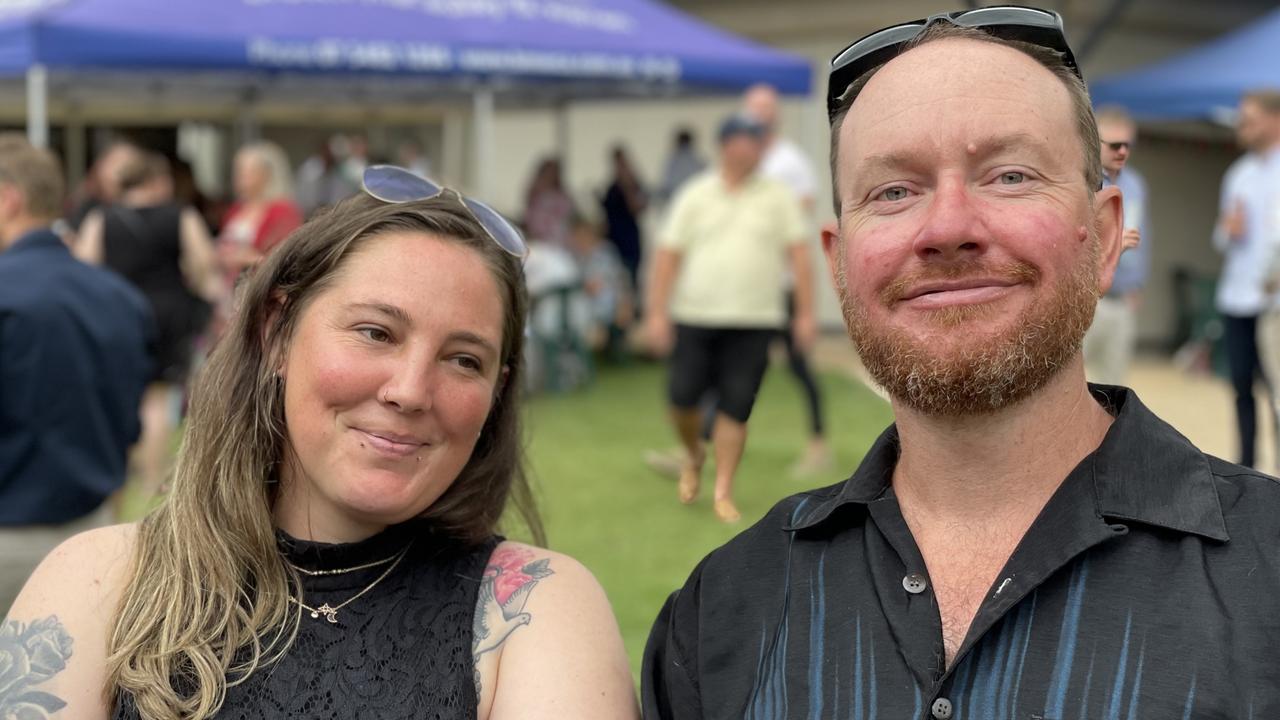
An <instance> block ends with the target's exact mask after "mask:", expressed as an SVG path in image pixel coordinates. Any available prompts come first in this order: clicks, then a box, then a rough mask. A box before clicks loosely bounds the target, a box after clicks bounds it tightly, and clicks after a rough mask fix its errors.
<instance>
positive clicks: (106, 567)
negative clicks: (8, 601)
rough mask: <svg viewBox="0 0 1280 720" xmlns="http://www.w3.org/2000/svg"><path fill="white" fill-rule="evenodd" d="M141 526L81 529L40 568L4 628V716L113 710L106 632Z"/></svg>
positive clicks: (0, 642)
mask: <svg viewBox="0 0 1280 720" xmlns="http://www.w3.org/2000/svg"><path fill="white" fill-rule="evenodd" d="M134 532H135V530H134V526H132V525H117V526H114V527H108V528H101V529H98V530H90V531H89V532H85V533H81V534H79V535H77V536H75V537H73V538H71V539H70V540H67V541H66V542H64V543H63V544H62V545H59V546H58V547H57V548H56V549H55V550H54V551H53V552H52V553H50V554H49V556H48V557H46V558H45V559H44V562H42V563H40V566H39V567H38V568H36V571H35V572H34V573H33V574H32V575H31V578H30V579H29V580H28V581H27V584H26V586H24V587H23V589H22V592H21V593H20V594H19V595H18V598H17V600H15V601H14V604H13V607H12V608H10V610H9V615H8V617H6V618H5V620H4V625H3V626H0V717H19V718H25V717H46V716H47V717H49V718H53V719H54V720H99V719H105V718H107V717H108V716H109V715H110V712H111V710H110V708H109V707H108V706H107V700H106V693H105V683H106V657H107V637H108V634H109V633H110V632H111V627H112V625H113V623H114V619H115V615H116V607H117V605H118V604H119V601H120V594H121V592H122V591H123V588H124V584H125V582H126V581H127V579H128V571H129V567H130V566H131V555H132V548H133V542H134ZM41 713H43V714H41Z"/></svg>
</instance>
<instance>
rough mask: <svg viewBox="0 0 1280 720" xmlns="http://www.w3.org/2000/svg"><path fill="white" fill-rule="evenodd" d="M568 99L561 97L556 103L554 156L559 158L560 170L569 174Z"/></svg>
mask: <svg viewBox="0 0 1280 720" xmlns="http://www.w3.org/2000/svg"><path fill="white" fill-rule="evenodd" d="M569 143H570V140H569V99H568V98H567V97H561V98H560V99H559V100H557V101H556V155H557V156H559V158H560V169H561V170H562V171H563V172H564V173H565V174H566V175H568V172H569Z"/></svg>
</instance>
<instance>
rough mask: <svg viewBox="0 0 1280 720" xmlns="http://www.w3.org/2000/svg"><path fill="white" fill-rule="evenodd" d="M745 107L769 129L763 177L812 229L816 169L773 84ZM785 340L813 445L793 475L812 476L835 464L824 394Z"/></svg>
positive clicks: (751, 91)
mask: <svg viewBox="0 0 1280 720" xmlns="http://www.w3.org/2000/svg"><path fill="white" fill-rule="evenodd" d="M743 106H744V108H745V109H746V111H747V112H748V113H750V114H751V115H754V116H755V117H756V118H757V119H759V120H760V122H762V123H764V126H765V132H766V134H765V152H764V159H763V160H761V162H760V174H761V175H764V176H765V177H767V178H773V179H775V180H778V181H779V182H781V183H783V184H784V185H786V186H787V187H788V188H790V189H791V192H793V193H795V196H796V198H797V199H798V200H799V201H800V206H801V207H802V208H803V209H804V217H805V221H806V223H805V224H806V226H808V224H809V222H810V221H811V220H812V218H813V198H814V192H815V187H814V186H815V183H814V178H813V169H812V168H811V167H810V166H809V159H808V158H806V157H805V154H804V152H803V151H801V150H800V147H799V146H798V145H796V144H795V143H794V142H792V141H791V140H789V139H787V138H786V137H784V136H783V135H782V133H781V132H780V130H779V120H778V91H777V90H776V89H774V87H773V86H772V85H767V84H763V83H761V84H758V85H753V86H751V87H750V88H748V89H747V92H746V94H745V95H744V96H743ZM789 280H790V278H788V281H789ZM786 303H787V310H788V312H789V313H790V312H793V311H794V308H795V298H794V297H793V296H792V288H791V287H790V285H789V284H788V287H787V289H786ZM782 338H783V341H784V342H785V343H786V346H787V366H788V367H789V368H790V369H791V374H792V375H794V376H795V378H796V381H797V382H799V383H800V387H801V389H802V390H804V397H805V401H806V403H807V404H808V407H809V442H808V444H807V445H806V447H805V449H804V452H803V453H802V454H801V456H800V459H799V460H797V461H796V463H795V464H794V465H792V467H791V474H792V475H793V476H795V477H809V476H812V475H817V474H819V473H823V472H826V471H828V470H830V469H831V466H832V464H833V461H832V458H831V450H830V449H829V448H828V447H827V442H826V437H825V434H824V430H823V423H822V395H821V394H820V393H819V390H818V382H817V379H816V378H815V377H814V376H813V370H812V369H811V368H810V366H809V358H808V354H807V353H806V352H805V351H804V350H803V349H802V348H800V347H798V346H797V345H796V344H795V343H794V342H792V338H791V333H789V332H783V333H782Z"/></svg>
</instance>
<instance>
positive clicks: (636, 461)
mask: <svg viewBox="0 0 1280 720" xmlns="http://www.w3.org/2000/svg"><path fill="white" fill-rule="evenodd" d="M820 383H821V386H822V389H823V391H824V393H823V394H824V399H825V402H826V405H827V411H826V415H827V425H828V438H829V441H830V442H831V444H832V447H833V448H834V449H835V452H836V469H835V470H833V471H832V472H831V473H830V474H829V475H828V476H823V477H816V478H812V479H809V480H805V481H797V480H793V479H792V478H791V477H790V476H789V475H788V468H789V466H790V465H791V463H792V462H794V460H795V459H796V457H797V455H798V453H799V451H800V449H801V448H802V447H803V445H804V443H805V441H806V439H807V426H808V422H807V419H806V415H805V412H806V411H805V407H804V403H803V402H802V398H801V394H800V391H799V387H798V385H796V383H795V382H794V380H793V379H792V378H791V377H790V374H789V373H788V372H787V371H786V368H785V366H784V365H781V364H775V365H774V366H773V368H771V369H770V371H769V374H768V376H767V377H766V379H765V383H764V387H763V388H762V389H761V392H760V397H759V400H758V402H757V403H756V407H755V411H754V413H753V414H752V416H751V435H750V437H749V439H748V441H747V450H746V455H745V457H744V458H743V464H742V466H741V468H740V469H739V473H738V479H737V483H736V490H735V496H736V500H737V502H738V507H739V509H741V511H742V514H743V520H742V522H740V523H738V524H736V525H732V526H730V525H724V524H722V523H720V522H719V521H717V520H716V518H715V516H714V515H713V514H712V512H711V483H712V477H713V476H712V468H711V467H710V465H709V466H708V467H707V468H704V471H703V479H704V486H703V493H702V495H701V496H700V497H699V498H698V501H697V502H696V503H694V504H693V505H691V506H688V507H686V506H683V505H681V504H680V503H679V502H678V501H677V500H676V488H675V483H674V482H673V481H671V480H669V479H666V478H663V477H661V476H659V475H657V474H655V473H654V472H652V471H651V470H649V469H648V468H647V467H646V466H645V465H644V463H643V461H642V459H641V454H642V452H643V451H644V450H645V449H646V448H666V447H670V446H672V445H674V444H675V441H674V435H673V431H672V430H671V428H670V426H669V425H668V424H667V423H666V410H665V401H664V398H665V390H664V388H665V374H664V371H663V370H662V368H661V367H660V366H658V365H654V364H633V365H629V366H626V367H623V368H612V369H606V370H605V371H604V372H602V373H601V374H600V375H599V376H598V377H597V379H596V381H595V382H594V384H593V385H591V386H590V388H588V389H587V390H583V391H578V392H576V393H571V394H565V395H545V396H540V397H537V398H535V399H534V400H532V401H531V402H530V403H529V405H528V415H527V424H526V434H527V436H528V438H529V442H530V445H529V459H530V464H531V466H532V470H533V482H534V487H535V492H536V493H537V495H538V499H539V503H540V504H539V508H540V510H541V513H542V518H543V522H544V523H545V525H546V529H547V535H548V541H549V544H550V546H551V547H552V548H553V549H555V550H558V551H560V552H563V553H566V554H568V555H571V556H572V557H574V558H576V559H578V560H579V561H581V562H582V563H583V564H584V565H586V566H587V567H588V568H590V569H591V571H592V572H593V573H595V575H596V577H597V578H598V579H599V580H600V583H601V584H602V585H603V586H604V588H605V590H606V592H608V594H609V599H610V601H611V602H612V603H613V609H614V612H615V613H616V614H617V616H618V622H619V624H620V625H621V627H622V636H623V640H624V641H625V642H626V646H627V652H628V654H629V656H630V658H631V664H632V669H633V672H635V673H637V674H638V673H639V669H640V656H641V652H642V651H643V649H644V643H645V639H646V638H647V637H648V633H649V628H650V626H651V625H652V623H653V620H654V618H655V617H656V616H657V614H658V610H659V609H660V608H661V607H662V603H663V602H664V601H665V600H666V598H667V595H668V594H669V593H670V592H671V591H672V590H674V589H676V588H678V587H680V586H681V585H683V584H684V581H685V579H686V578H687V577H688V575H689V572H690V571H691V570H692V569H693V567H694V565H696V564H697V563H698V561H699V560H701V559H702V558H703V557H704V556H705V555H706V554H707V553H708V552H710V551H711V550H712V549H714V548H716V547H718V546H720V545H722V544H723V543H725V542H726V541H728V540H729V539H730V538H732V537H733V536H734V535H735V534H737V533H738V532H740V531H742V530H743V529H745V528H747V527H748V526H750V524H751V523H754V522H755V521H756V520H758V519H759V518H760V517H762V516H763V515H764V513H765V512H767V511H768V509H769V508H770V507H772V506H773V505H774V503H776V502H777V501H778V500H780V499H781V498H783V497H786V496H787V495H790V494H793V493H796V492H800V491H802V490H805V489H808V488H811V487H821V486H824V485H830V484H832V483H835V482H838V481H840V480H842V479H844V478H845V477H847V476H848V474H849V473H850V472H851V471H852V470H853V468H854V467H856V465H857V463H858V461H859V460H860V459H861V458H862V455H863V453H864V452H865V451H866V450H867V448H868V447H869V446H870V445H871V443H872V442H873V441H874V440H875V438H876V436H877V435H879V433H880V431H881V430H883V429H884V427H885V426H886V425H887V424H888V423H889V422H890V421H891V416H890V412H889V408H888V405H887V404H885V403H884V402H883V401H881V400H880V399H879V398H878V397H876V396H875V395H874V394H872V393H871V392H870V391H868V390H867V389H866V388H865V387H863V386H862V385H861V384H859V383H857V382H856V381H853V380H851V379H848V378H846V377H843V376H838V375H823V376H821V377H820Z"/></svg>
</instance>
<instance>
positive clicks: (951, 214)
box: [912, 179, 987, 260]
mask: <svg viewBox="0 0 1280 720" xmlns="http://www.w3.org/2000/svg"><path fill="white" fill-rule="evenodd" d="M986 244H987V233H986V232H985V231H984V228H983V225H982V221H981V218H980V217H979V214H978V212H977V207H976V205H975V199H974V198H973V196H972V194H971V193H970V191H969V188H968V187H967V186H966V184H965V183H964V182H963V181H962V180H960V179H949V180H945V181H943V182H940V183H939V185H938V188H937V190H936V191H935V192H934V194H933V197H932V198H931V199H930V200H929V207H928V208H927V210H926V215H925V218H924V223H923V225H921V227H920V230H919V232H917V233H916V238H915V242H914V243H913V244H912V247H913V249H914V250H915V252H916V254H917V255H919V256H920V257H921V259H924V260H949V259H958V258H961V257H966V256H969V255H973V254H978V253H981V252H983V251H984V250H985V249H986Z"/></svg>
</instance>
